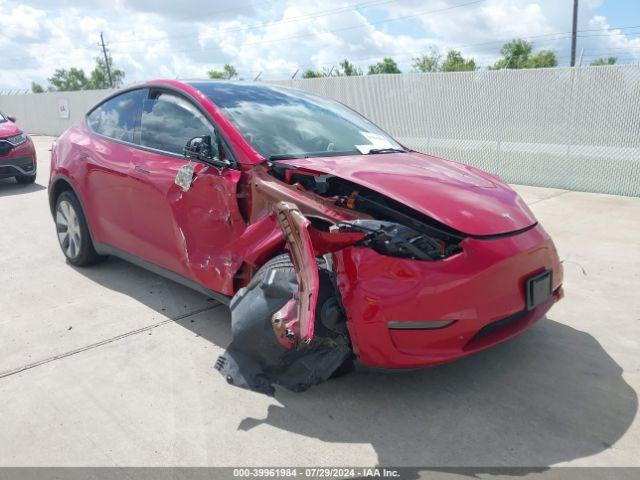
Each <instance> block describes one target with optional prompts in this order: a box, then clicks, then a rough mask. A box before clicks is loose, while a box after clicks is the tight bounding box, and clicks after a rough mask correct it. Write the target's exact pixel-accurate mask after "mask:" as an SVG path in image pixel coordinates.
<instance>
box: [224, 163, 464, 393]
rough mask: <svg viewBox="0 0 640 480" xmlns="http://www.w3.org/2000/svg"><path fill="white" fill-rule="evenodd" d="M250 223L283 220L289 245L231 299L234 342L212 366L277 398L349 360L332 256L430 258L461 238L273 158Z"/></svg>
mask: <svg viewBox="0 0 640 480" xmlns="http://www.w3.org/2000/svg"><path fill="white" fill-rule="evenodd" d="M250 185H251V191H250V194H248V195H246V197H248V198H247V202H246V203H245V205H244V211H245V212H246V215H247V216H248V218H249V220H250V221H252V220H254V219H256V218H258V217H261V216H264V215H269V216H274V217H275V218H276V219H277V220H278V225H279V227H280V229H281V231H282V234H283V237H284V246H285V249H284V250H283V252H288V255H287V254H286V253H282V252H281V253H280V255H277V256H275V257H273V258H272V259H271V260H269V261H268V262H266V263H265V264H264V265H263V266H262V267H261V268H260V270H258V271H257V273H255V275H253V277H252V279H251V281H250V282H249V283H248V284H247V285H246V286H245V287H243V288H241V289H240V290H239V291H238V292H237V293H236V295H235V296H234V297H233V299H232V301H231V315H232V331H233V341H232V343H231V345H230V346H229V348H228V349H227V351H226V352H225V354H224V355H222V356H220V357H219V358H218V361H217V362H216V365H215V368H216V369H217V370H218V371H219V372H220V373H221V374H222V375H223V376H224V377H225V378H226V380H227V382H228V383H230V384H232V385H235V386H239V387H243V388H248V389H251V390H255V391H258V392H262V393H265V394H270V395H272V394H273V393H274V388H273V385H274V384H278V385H282V386H284V387H286V388H288V389H290V390H293V391H302V390H306V389H307V388H309V387H310V386H312V385H315V384H318V383H320V382H323V381H326V380H327V379H329V378H330V377H331V376H332V375H336V372H344V371H349V370H350V369H351V366H352V362H353V352H352V350H351V347H350V341H349V336H348V332H347V327H346V315H345V312H344V309H343V307H342V302H341V296H340V291H339V289H338V287H337V285H336V283H335V279H334V278H333V272H332V270H331V260H330V258H331V257H330V254H331V252H335V251H337V250H340V249H342V248H348V247H351V246H360V247H367V248H371V249H373V250H375V251H376V252H378V253H380V254H382V255H387V256H394V257H400V258H405V259H412V260H417V261H428V262H434V261H439V260H442V259H445V258H447V257H450V256H452V255H456V254H458V253H460V252H461V251H462V250H461V247H460V245H459V244H460V242H461V241H462V240H463V239H464V238H465V235H464V234H461V233H459V232H456V231H454V230H452V229H450V228H448V227H446V226H444V225H442V224H439V223H437V222H435V221H433V220H432V219H430V218H428V217H425V216H424V215H422V214H420V213H419V212H416V211H414V210H412V209H410V208H408V207H406V206H404V205H402V204H400V203H399V202H396V201H394V200H392V199H389V198H387V197H386V196H384V195H381V194H379V193H377V192H374V191H372V190H370V189H367V188H364V187H361V186H358V185H356V184H354V183H352V182H350V181H347V180H345V179H342V178H340V177H337V176H332V175H323V174H319V173H316V172H309V171H304V170H300V169H297V168H295V167H289V166H287V165H281V164H277V163H273V164H271V165H270V168H269V169H268V170H267V169H265V170H264V171H262V172H258V173H257V174H256V175H255V176H254V178H252V179H251V182H250Z"/></svg>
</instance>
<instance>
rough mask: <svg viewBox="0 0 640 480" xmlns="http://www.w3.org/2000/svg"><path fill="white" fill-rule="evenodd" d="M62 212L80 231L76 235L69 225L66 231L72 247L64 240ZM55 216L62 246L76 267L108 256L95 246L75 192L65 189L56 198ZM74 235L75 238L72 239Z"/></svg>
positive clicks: (66, 255)
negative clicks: (99, 252)
mask: <svg viewBox="0 0 640 480" xmlns="http://www.w3.org/2000/svg"><path fill="white" fill-rule="evenodd" d="M69 207H71V208H72V209H73V215H74V216H75V218H76V219H77V222H76V221H74V219H73V216H71V215H70V210H68V208H69ZM64 210H66V215H67V216H69V217H70V218H66V217H65V213H64ZM60 214H62V216H63V217H65V219H66V221H67V222H72V223H73V226H74V227H73V231H74V232H76V231H77V232H78V233H79V235H76V236H74V235H72V233H71V232H70V231H69V228H68V227H67V230H66V233H67V237H68V242H71V243H73V246H72V247H71V248H70V247H69V243H65V242H64V241H63V238H64V233H65V230H64V226H63V225H62V222H61V221H60V220H59V219H60V217H59V215H60ZM54 216H55V222H56V235H57V236H58V241H59V243H60V248H61V249H62V253H64V256H65V257H66V258H67V261H68V262H69V263H70V264H72V265H75V266H76V267H85V266H88V265H94V264H96V263H99V262H101V261H103V260H104V259H105V258H106V257H104V256H103V255H99V254H98V253H97V252H96V250H95V248H94V246H93V240H92V239H91V235H90V234H89V227H88V226H87V220H86V219H85V217H84V212H83V211H82V207H81V206H80V202H79V201H78V198H77V197H76V196H75V194H74V193H73V192H70V191H65V192H62V193H61V194H60V195H59V196H58V198H57V199H56V209H55V212H54ZM72 237H73V239H74V240H72Z"/></svg>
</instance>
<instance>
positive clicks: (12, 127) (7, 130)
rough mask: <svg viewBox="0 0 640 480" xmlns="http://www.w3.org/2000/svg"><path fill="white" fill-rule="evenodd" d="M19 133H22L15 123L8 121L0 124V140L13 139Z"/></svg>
mask: <svg viewBox="0 0 640 480" xmlns="http://www.w3.org/2000/svg"><path fill="white" fill-rule="evenodd" d="M20 133H22V130H20V129H19V128H18V127H17V125H16V124H15V123H13V122H10V121H8V120H7V121H6V122H0V138H6V137H13V136H14V135H18V134H20Z"/></svg>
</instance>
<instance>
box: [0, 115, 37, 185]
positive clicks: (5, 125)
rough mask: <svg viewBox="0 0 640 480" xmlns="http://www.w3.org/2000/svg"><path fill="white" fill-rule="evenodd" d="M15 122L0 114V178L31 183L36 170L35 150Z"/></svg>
mask: <svg viewBox="0 0 640 480" xmlns="http://www.w3.org/2000/svg"><path fill="white" fill-rule="evenodd" d="M15 121H16V119H15V117H12V116H10V115H4V114H3V113H2V112H0V178H10V177H15V179H16V181H17V182H18V183H33V182H35V181H36V171H37V168H38V165H37V163H36V149H35V147H34V146H33V142H32V141H31V139H30V138H29V137H28V136H27V135H25V134H24V132H23V131H22V130H20V129H19V128H18V126H17V125H16V124H15Z"/></svg>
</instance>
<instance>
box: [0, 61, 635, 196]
mask: <svg viewBox="0 0 640 480" xmlns="http://www.w3.org/2000/svg"><path fill="white" fill-rule="evenodd" d="M274 83H277V84H280V85H286V86H292V87H295V88H300V89H303V90H308V91H311V92H315V93H318V94H320V95H323V96H326V97H331V98H335V99H337V100H339V101H341V102H343V103H345V104H347V105H349V106H351V107H352V108H354V109H355V110H357V111H359V112H361V113H363V114H364V115H365V116H367V117H368V118H370V119H372V120H373V121H374V122H375V123H377V124H378V125H380V126H381V127H383V128H384V129H385V130H387V131H389V132H390V133H391V134H393V135H394V136H395V137H396V138H397V139H398V140H399V141H400V142H401V143H403V144H405V145H406V146H408V147H411V148H413V149H416V150H419V151H423V152H427V153H431V154H433V155H437V156H441V157H445V158H449V159H451V160H456V161H460V162H464V163H469V164H472V165H475V166H477V167H479V168H481V169H483V170H487V171H489V172H491V173H494V174H497V175H499V176H500V177H502V178H503V179H505V180H506V181H508V182H511V183H521V184H525V185H537V186H544V187H556V188H565V189H570V190H581V191H588V192H599V193H613V194H619V195H630V196H640V66H639V65H624V66H602V67H589V68H551V69H538V70H500V71H476V72H460V73H427V74H406V75H372V76H361V77H330V78H317V79H304V80H303V79H301V80H287V81H282V82H274ZM107 93H109V92H108V91H105V90H102V91H100V90H98V91H82V92H52V93H42V94H31V95H11V96H0V110H2V111H4V113H7V114H12V115H15V116H16V117H18V124H19V125H20V126H21V127H22V128H23V129H24V130H25V131H27V132H29V133H33V134H47V135H59V134H60V133H62V132H63V131H64V130H65V129H66V128H68V127H69V126H70V125H71V124H72V123H73V122H75V121H76V120H78V119H80V118H82V116H83V115H84V113H85V112H86V111H87V109H88V108H90V107H91V106H92V105H93V104H95V103H96V102H97V101H99V99H100V98H101V97H103V96H105V95H106V94H107ZM61 99H64V100H65V101H66V102H67V104H68V107H69V111H70V115H69V118H60V116H59V111H58V110H59V101H60V100H61Z"/></svg>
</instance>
